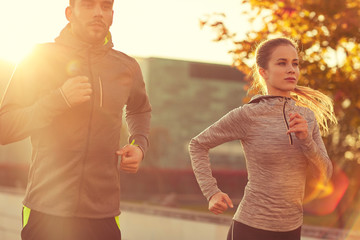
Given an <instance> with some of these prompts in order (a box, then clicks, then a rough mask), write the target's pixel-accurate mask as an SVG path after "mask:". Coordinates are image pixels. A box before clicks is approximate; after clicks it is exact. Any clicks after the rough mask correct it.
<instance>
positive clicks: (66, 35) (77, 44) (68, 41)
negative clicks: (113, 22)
mask: <svg viewBox="0 0 360 240" xmlns="http://www.w3.org/2000/svg"><path fill="white" fill-rule="evenodd" d="M55 42H56V43H58V44H60V45H63V46H65V47H68V48H71V49H73V51H74V52H75V53H77V54H78V55H79V56H81V57H82V58H87V57H88V56H89V54H91V55H92V57H102V56H104V55H105V54H106V53H107V52H108V51H109V50H111V49H112V48H113V47H114V44H113V42H112V37H111V33H110V32H108V34H107V36H106V38H105V39H104V44H98V45H93V44H90V43H87V42H84V41H82V40H81V39H79V38H78V37H76V36H75V35H74V34H73V32H72V30H71V25H70V23H69V24H67V25H66V26H65V28H63V30H62V31H61V32H60V35H59V36H58V37H57V38H55Z"/></svg>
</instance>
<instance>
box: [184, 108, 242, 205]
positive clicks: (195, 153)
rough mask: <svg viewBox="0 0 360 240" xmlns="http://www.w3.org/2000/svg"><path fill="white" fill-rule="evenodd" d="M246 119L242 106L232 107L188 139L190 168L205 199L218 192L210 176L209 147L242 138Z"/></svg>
mask: <svg viewBox="0 0 360 240" xmlns="http://www.w3.org/2000/svg"><path fill="white" fill-rule="evenodd" d="M247 121H248V120H247V118H246V114H245V111H243V109H242V108H237V109H234V110H232V111H231V112H229V113H228V114H226V115H225V116H223V117H222V118H221V119H220V120H218V121H217V122H215V123H214V124H213V125H211V126H210V127H208V128H207V129H205V130H204V131H203V132H201V133H200V134H199V135H198V136H196V137H194V138H193V139H192V140H191V141H190V144H189V153H190V158H191V164H192V168H193V170H194V174H195V177H196V180H197V182H198V184H199V186H200V189H201V191H202V193H203V194H204V196H205V197H206V198H207V200H210V198H211V196H213V195H214V194H215V193H217V192H220V189H219V188H218V186H217V182H216V179H215V178H214V177H213V176H212V171H211V164H210V159H209V151H210V149H212V148H214V147H216V146H218V145H220V144H223V143H225V142H230V141H233V140H242V139H244V138H245V137H246V131H245V126H246V122H247Z"/></svg>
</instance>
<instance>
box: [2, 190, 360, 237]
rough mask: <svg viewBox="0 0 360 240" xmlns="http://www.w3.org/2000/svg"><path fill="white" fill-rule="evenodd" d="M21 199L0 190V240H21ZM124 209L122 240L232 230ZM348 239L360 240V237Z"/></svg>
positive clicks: (202, 219)
mask: <svg viewBox="0 0 360 240" xmlns="http://www.w3.org/2000/svg"><path fill="white" fill-rule="evenodd" d="M22 198H23V193H22V192H18V193H17V192H14V191H13V190H11V191H7V190H4V189H0V239H1V240H20V231H21V207H22V204H21V201H22ZM122 208H123V209H124V210H123V212H122V214H121V217H120V225H121V230H122V235H123V240H167V239H172V240H199V239H207V240H219V239H225V238H226V235H227V231H228V226H229V225H228V220H229V219H228V218H226V217H224V218H221V217H220V218H218V217H216V218H214V217H213V216H210V215H209V214H201V213H196V214H194V213H193V212H190V211H184V210H177V209H169V208H162V207H155V206H147V205H137V204H130V203H124V204H123V207H122ZM214 219H215V220H216V221H214ZM316 239H324V238H311V237H305V236H304V237H302V240H316ZM328 239H339V238H328ZM344 239H345V238H344ZM348 239H360V236H359V238H346V240H348Z"/></svg>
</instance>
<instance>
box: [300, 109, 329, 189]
mask: <svg viewBox="0 0 360 240" xmlns="http://www.w3.org/2000/svg"><path fill="white" fill-rule="evenodd" d="M311 114H312V119H314V126H313V129H312V131H311V132H310V133H309V134H308V137H307V138H306V139H304V140H300V143H301V145H300V147H301V149H302V151H303V153H304V155H305V157H306V158H307V159H308V163H309V168H310V170H311V171H312V172H313V177H316V178H319V179H318V180H320V181H321V182H322V183H326V182H327V181H328V180H329V179H330V178H331V176H332V173H333V165H332V163H331V160H330V158H329V156H328V154H327V151H326V148H325V145H324V142H323V140H322V138H321V134H320V130H319V125H318V124H317V122H316V120H315V115H314V113H313V112H311Z"/></svg>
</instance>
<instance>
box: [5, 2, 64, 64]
mask: <svg viewBox="0 0 360 240" xmlns="http://www.w3.org/2000/svg"><path fill="white" fill-rule="evenodd" d="M67 3H68V2H67V1H44V0H33V1H28V0H18V1H6V3H1V4H0V7H1V9H2V13H1V14H0V23H1V26H0V27H1V44H0V59H1V60H5V61H9V62H12V63H16V62H18V61H20V60H21V59H23V58H24V57H25V56H26V55H27V54H28V53H29V52H30V51H31V50H32V48H33V47H34V46H35V45H36V44H38V43H42V42H47V41H52V40H53V39H54V38H55V37H56V36H57V35H58V33H59V30H60V29H61V28H62V27H63V26H65V24H66V19H65V16H64V11H63V10H64V9H65V7H66V5H67Z"/></svg>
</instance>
